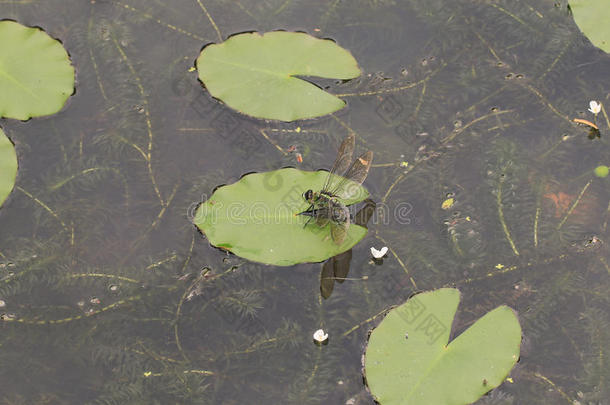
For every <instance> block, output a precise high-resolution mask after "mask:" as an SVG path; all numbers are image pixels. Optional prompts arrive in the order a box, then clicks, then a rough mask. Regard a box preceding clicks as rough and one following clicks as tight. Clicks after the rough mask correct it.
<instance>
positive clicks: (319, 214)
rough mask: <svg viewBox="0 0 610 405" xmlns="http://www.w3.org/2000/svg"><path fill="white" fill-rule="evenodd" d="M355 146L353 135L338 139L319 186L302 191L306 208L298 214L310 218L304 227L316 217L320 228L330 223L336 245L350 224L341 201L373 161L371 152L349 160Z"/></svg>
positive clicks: (360, 179)
mask: <svg viewBox="0 0 610 405" xmlns="http://www.w3.org/2000/svg"><path fill="white" fill-rule="evenodd" d="M354 146H355V137H354V135H353V134H350V135H348V136H347V137H346V138H345V139H344V140H343V142H341V146H340V147H339V151H338V153H337V158H336V159H335V163H334V164H333V166H332V168H331V169H330V171H329V172H328V177H327V178H326V181H325V182H324V186H323V187H322V189H321V190H320V191H313V190H311V189H310V190H307V191H306V192H305V193H303V197H304V198H305V200H306V201H307V202H308V203H309V208H308V209H307V210H305V211H303V212H302V213H301V214H300V215H306V216H309V217H310V218H309V219H308V220H307V222H306V223H305V225H304V227H306V226H307V225H308V224H309V222H311V220H312V219H315V221H316V225H318V226H319V227H325V226H326V225H327V224H329V223H330V235H331V238H332V240H333V242H335V243H336V244H337V245H341V244H342V243H343V241H344V240H345V237H346V235H347V230H348V229H349V226H350V223H351V218H350V213H349V210H348V208H347V206H346V205H345V204H344V203H343V201H342V200H345V199H347V198H349V197H350V193H351V192H353V191H354V190H355V189H356V186H359V185H361V184H362V183H363V182H364V180H365V179H366V176H367V175H368V173H369V169H370V168H371V163H372V162H373V152H372V151H367V152H365V153H363V154H362V155H360V156H359V157H358V158H357V159H356V160H354V161H353V162H352V156H353V154H354Z"/></svg>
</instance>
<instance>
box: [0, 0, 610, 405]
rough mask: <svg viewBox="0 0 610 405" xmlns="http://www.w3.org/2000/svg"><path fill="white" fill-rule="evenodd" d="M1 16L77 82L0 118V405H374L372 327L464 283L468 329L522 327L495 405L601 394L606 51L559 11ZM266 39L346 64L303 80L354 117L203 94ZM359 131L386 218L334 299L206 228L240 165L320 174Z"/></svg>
mask: <svg viewBox="0 0 610 405" xmlns="http://www.w3.org/2000/svg"><path fill="white" fill-rule="evenodd" d="M0 17H1V18H10V19H14V20H16V21H18V22H20V23H22V24H24V25H28V26H40V27H42V28H44V29H45V30H46V31H47V32H48V33H49V34H50V35H51V36H53V37H55V38H58V39H60V40H61V41H62V42H63V44H64V46H65V47H66V49H67V50H68V51H69V53H70V55H71V58H72V61H73V63H74V65H75V67H76V71H77V87H76V94H75V95H74V96H72V97H71V99H70V100H69V102H68V104H67V106H66V107H65V108H64V109H63V110H62V112H60V113H59V114H56V115H53V116H50V117H48V118H44V119H33V120H30V121H28V122H18V121H14V120H2V122H1V125H2V127H3V129H4V131H5V132H6V134H7V135H8V136H9V137H10V138H11V139H12V140H13V142H14V143H15V144H16V148H17V153H18V157H19V174H18V178H17V184H16V188H15V190H14V191H13V193H12V195H11V196H10V197H9V199H8V200H7V202H6V203H5V204H4V206H3V207H2V209H1V210H0V300H2V301H3V302H4V307H3V308H0V312H1V313H2V314H3V318H4V319H5V320H6V322H2V323H0V363H1V364H2V367H1V368H0V387H1V390H0V392H1V394H0V397H1V398H2V400H1V401H0V402H2V403H6V404H33V403H36V404H83V403H92V404H98V403H99V404H170V403H172V404H173V403H180V404H262V403H275V404H278V403H280V404H345V403H351V404H354V403H358V404H372V403H373V400H372V398H371V397H370V396H369V394H368V393H367V392H366V390H365V386H364V383H363V378H362V371H361V355H362V353H363V350H364V347H365V344H366V339H367V333H368V331H369V330H370V329H371V328H373V327H374V326H375V325H376V324H377V322H379V321H380V320H381V319H382V315H383V313H384V310H386V309H387V308H389V307H390V306H392V305H396V304H400V303H402V302H404V301H405V300H406V299H407V298H408V297H409V296H410V295H411V294H413V293H414V292H417V291H422V290H429V289H434V288H439V287H442V286H456V287H458V288H459V289H460V290H461V292H462V296H463V297H462V302H461V304H460V308H459V310H458V311H459V312H458V317H457V319H456V322H455V324H454V325H453V327H454V333H453V336H455V335H456V334H458V333H460V332H461V331H463V330H464V329H465V328H467V327H468V326H469V325H471V324H472V323H473V322H474V321H475V320H476V319H477V318H479V317H480V316H482V315H483V314H485V313H486V312H488V311H490V310H491V309H493V308H495V307H496V306H498V305H501V304H507V305H509V306H511V307H512V308H514V309H515V310H516V311H517V312H518V314H519V319H520V321H521V324H522V327H523V343H522V350H521V359H520V361H519V363H518V364H517V366H516V367H515V369H514V370H513V371H512V373H511V377H512V381H511V382H508V381H507V382H505V383H504V384H502V385H501V386H500V387H498V388H497V389H495V390H494V391H493V392H492V393H491V394H489V395H488V396H486V397H484V398H482V399H481V401H480V403H485V404H571V403H576V402H574V401H579V402H580V403H582V404H607V403H608V398H610V385H609V383H610V372H609V370H610V367H608V358H610V353H608V347H609V345H608V343H610V329H609V328H608V326H609V323H610V311H609V309H608V308H609V306H608V303H609V297H610V294H609V282H610V267H609V266H610V264H609V262H610V255H609V252H608V244H607V243H608V235H609V230H608V226H607V224H608V219H609V218H608V217H609V215H608V208H609V205H608V200H609V198H608V197H609V194H608V179H607V178H606V179H601V178H597V177H595V176H594V174H593V169H594V168H595V167H596V166H598V165H600V164H608V163H610V150H609V149H608V137H607V134H608V131H609V129H610V128H609V126H610V125H609V123H608V119H607V118H606V117H604V116H603V114H600V115H599V116H598V117H597V121H596V122H597V124H598V126H599V128H600V132H601V137H600V138H595V139H590V138H589V137H588V135H589V134H588V131H587V128H586V127H582V126H577V125H575V124H574V123H573V122H572V119H573V118H581V119H587V120H593V116H592V114H590V113H589V112H588V111H587V107H588V104H589V101H590V100H598V101H601V102H602V103H604V104H606V105H610V99H609V89H610V86H609V84H610V81H609V77H608V72H609V71H610V58H608V55H607V54H605V53H603V52H602V51H600V50H598V49H597V48H595V47H593V46H592V45H591V44H590V43H589V41H588V40H587V39H586V38H585V37H584V36H583V35H582V34H581V33H580V31H579V30H578V28H577V27H576V25H575V24H574V22H573V18H572V16H571V15H570V14H569V12H568V10H567V8H566V4H565V2H554V1H551V0H543V1H539V0H538V1H534V0H522V1H509V0H493V1H477V0H460V1H441V0H411V1H406V0H405V1H400V0H357V1H350V2H346V1H339V0H325V1H296V0H263V1H260V0H235V1H222V0H174V1H172V2H163V1H158V0H122V1H115V0H92V1H82V0H78V1H77V0H45V1H36V0H30V1H28V0H23V1H18V0H16V1H1V2H0ZM277 29H283V30H289V31H304V32H307V33H309V34H312V35H315V36H319V37H323V38H332V39H333V40H335V41H336V42H337V43H338V44H339V45H340V46H342V47H344V48H346V49H348V50H350V51H351V52H352V54H353V55H354V56H355V58H356V59H357V61H358V63H359V65H360V67H361V69H362V70H363V75H362V76H361V77H360V78H359V79H355V80H352V81H349V82H346V83H341V82H336V81H332V80H314V81H316V83H318V84H319V85H320V86H324V87H327V89H328V91H329V92H331V93H333V94H338V95H342V97H343V98H344V100H346V101H347V107H346V108H344V109H343V110H340V111H339V112H337V113H334V114H332V115H329V116H325V117H321V118H318V119H312V120H305V121H298V122H293V123H278V122H266V121H264V120H256V119H251V118H248V117H245V116H243V115H240V114H238V113H236V112H234V111H233V110H231V109H230V108H228V107H225V106H223V105H222V104H221V103H219V102H218V101H216V100H214V99H213V98H211V97H210V96H209V95H208V94H207V93H206V92H205V90H204V89H202V87H201V84H200V83H199V82H198V81H197V72H196V71H193V69H192V68H193V66H194V61H195V59H196V58H197V56H198V55H199V52H200V50H201V49H202V47H203V46H204V45H206V44H208V43H211V42H219V41H220V40H221V39H226V38H227V37H228V36H230V35H232V34H236V33H239V32H244V31H260V32H264V31H271V30H277ZM348 133H354V134H355V136H356V145H357V151H364V150H367V149H370V150H372V151H373V152H374V154H375V157H374V162H373V167H372V168H371V171H370V173H369V176H368V178H367V180H366V182H365V183H364V184H365V187H366V188H367V189H368V190H369V191H370V192H371V195H372V198H373V200H374V201H375V202H376V203H377V206H378V209H379V211H378V212H377V215H376V216H374V217H373V218H372V220H371V222H370V223H369V233H368V235H367V236H366V237H365V239H364V240H363V241H362V242H361V243H360V244H358V245H357V246H355V247H354V249H353V257H352V260H351V268H350V271H349V274H348V275H347V276H346V278H347V279H346V280H341V281H343V282H341V283H339V282H337V283H335V284H334V289H333V291H332V294H330V297H328V298H322V296H321V293H320V273H321V269H322V265H321V264H320V263H315V264H300V265H296V266H291V267H274V266H267V265H262V264H258V263H253V262H249V261H246V260H244V259H241V258H239V257H236V256H232V255H228V254H226V253H225V252H223V251H221V250H219V249H216V248H214V247H212V246H210V245H209V243H208V242H207V240H206V239H205V237H204V236H203V235H202V234H200V233H199V232H198V231H197V230H196V229H195V227H194V226H193V225H192V224H191V222H190V220H189V216H190V215H191V214H192V212H193V209H194V207H196V206H197V204H198V203H199V202H201V201H203V200H205V199H206V198H207V197H208V196H210V195H211V193H212V191H213V190H214V188H215V187H217V186H219V185H222V184H229V183H232V182H234V181H236V180H238V179H239V178H240V176H242V175H243V174H245V173H248V172H254V171H267V170H275V169H278V168H282V167H286V166H294V167H299V168H302V169H304V170H315V169H321V168H328V167H329V166H330V165H331V163H332V161H333V159H334V155H335V153H336V150H337V147H338V145H339V143H340V142H341V140H342V139H343V138H344V137H345V136H346V135H347V134H348ZM291 146H296V148H297V151H299V152H300V153H301V154H302V156H303V162H302V163H299V162H297V159H296V154H295V153H289V152H288V150H289V149H290V147H291ZM448 198H454V204H453V205H451V204H449V203H448V202H447V203H445V206H444V207H443V202H445V201H446V200H447V199H448ZM449 205H451V206H449ZM444 208H447V209H444ZM381 214H383V215H381ZM371 246H375V247H377V248H380V247H381V246H388V247H389V249H390V251H389V253H388V256H387V257H386V258H385V259H384V260H383V263H381V264H379V263H374V262H372V261H371V256H370V247H371ZM7 318H8V320H7ZM319 328H323V329H324V330H326V331H327V332H328V333H329V335H330V340H329V344H328V345H325V346H316V345H315V344H313V342H312V334H313V332H314V331H316V330H317V329H319ZM348 401H351V402H348Z"/></svg>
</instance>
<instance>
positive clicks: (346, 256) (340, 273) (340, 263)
mask: <svg viewBox="0 0 610 405" xmlns="http://www.w3.org/2000/svg"><path fill="white" fill-rule="evenodd" d="M333 261H334V263H335V265H334V274H335V281H337V282H338V283H342V282H344V281H345V278H346V277H347V274H348V273H349V265H350V262H351V261H352V249H350V250H348V251H346V252H343V253H341V254H338V255H337V256H335V257H333Z"/></svg>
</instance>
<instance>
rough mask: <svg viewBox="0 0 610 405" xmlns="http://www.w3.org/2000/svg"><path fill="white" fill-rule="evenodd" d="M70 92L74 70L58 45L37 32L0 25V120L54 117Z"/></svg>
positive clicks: (23, 27)
mask: <svg viewBox="0 0 610 405" xmlns="http://www.w3.org/2000/svg"><path fill="white" fill-rule="evenodd" d="M73 91H74V68H73V67H72V65H71V64H70V58H69V56H68V53H67V52H66V50H65V49H64V47H63V45H62V44H61V43H60V42H59V41H57V40H55V39H53V38H51V37H50V36H49V35H47V34H46V33H45V32H44V31H42V30H40V29H39V28H29V27H25V26H23V25H21V24H18V23H16V22H14V21H0V117H6V118H15V119H19V120H27V119H29V118H31V117H39V116H43V115H50V114H54V113H56V112H58V111H59V110H61V108H62V107H63V106H64V104H65V102H66V100H67V99H68V97H70V95H71V94H72V93H73Z"/></svg>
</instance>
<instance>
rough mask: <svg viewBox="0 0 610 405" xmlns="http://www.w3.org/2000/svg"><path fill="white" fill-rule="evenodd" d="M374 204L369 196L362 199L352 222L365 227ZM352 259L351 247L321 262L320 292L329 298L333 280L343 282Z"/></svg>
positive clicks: (333, 285)
mask: <svg viewBox="0 0 610 405" xmlns="http://www.w3.org/2000/svg"><path fill="white" fill-rule="evenodd" d="M375 207H376V204H375V202H374V201H373V200H371V199H370V198H367V199H366V200H364V206H363V207H362V208H360V210H359V211H358V212H357V213H356V215H354V218H353V219H352V222H353V223H354V224H356V225H360V226H362V227H364V228H367V224H368V222H369V220H370V219H371V217H372V216H373V214H374V213H375ZM351 261H352V249H349V250H347V251H345V252H343V253H340V254H338V255H336V256H333V257H331V258H330V259H328V260H326V261H325V262H324V264H322V272H321V273H320V294H321V295H322V298H324V299H326V298H329V297H330V296H331V294H332V292H333V290H334V288H335V281H336V282H338V283H343V282H344V281H345V280H346V279H347V275H348V273H349V269H350V264H351Z"/></svg>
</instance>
